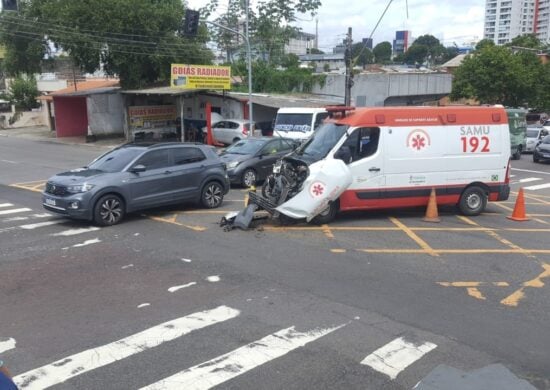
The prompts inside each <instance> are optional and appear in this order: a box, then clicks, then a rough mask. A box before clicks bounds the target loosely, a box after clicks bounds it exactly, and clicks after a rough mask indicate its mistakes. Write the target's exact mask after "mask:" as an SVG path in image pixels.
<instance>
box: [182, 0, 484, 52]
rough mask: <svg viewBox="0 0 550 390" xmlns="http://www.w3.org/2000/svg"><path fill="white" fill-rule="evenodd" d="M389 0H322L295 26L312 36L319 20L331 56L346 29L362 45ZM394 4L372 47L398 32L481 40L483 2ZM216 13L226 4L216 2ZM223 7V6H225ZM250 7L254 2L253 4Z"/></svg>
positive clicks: (197, 1) (195, 4) (195, 2)
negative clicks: (314, 13) (316, 21)
mask: <svg viewBox="0 0 550 390" xmlns="http://www.w3.org/2000/svg"><path fill="white" fill-rule="evenodd" d="M389 1H390V0H347V1H346V0H321V3H322V5H321V7H320V8H319V9H318V11H317V16H315V17H313V18H312V17H311V16H310V15H303V14H299V15H297V16H298V18H299V21H297V23H296V25H297V26H298V27H301V28H302V31H304V32H308V33H312V34H315V18H317V19H318V20H319V48H320V49H321V50H324V51H325V52H330V51H331V50H332V48H333V47H334V46H336V44H338V43H340V42H342V40H343V39H344V38H345V34H346V33H347V30H348V27H351V28H352V36H353V41H354V42H357V41H361V39H362V38H367V37H369V36H370V35H371V33H372V32H373V29H374V27H375V25H376V22H377V21H378V19H379V18H380V17H381V16H382V13H383V12H384V9H385V8H386V6H387V4H388V3H389ZM188 2H189V7H190V8H193V9H198V8H200V7H201V6H202V5H203V4H204V0H188ZM406 3H407V1H406V0H393V1H392V3H391V5H390V7H389V8H388V11H387V12H386V14H385V15H384V17H383V18H382V21H381V22H380V25H379V26H378V27H377V29H376V31H375V32H374V34H373V40H374V45H376V44H378V43H380V42H383V41H389V42H392V40H393V39H394V37H395V31H397V30H409V31H411V32H412V36H413V37H414V38H417V37H419V36H421V35H424V34H431V35H433V36H435V37H436V38H438V39H439V40H440V41H441V43H443V45H445V46H452V45H453V43H456V44H457V45H458V46H461V45H463V44H465V43H470V42H472V41H479V40H481V39H482V38H483V22H484V13H485V0H408V10H409V12H408V18H407V11H406V10H407V7H406ZM219 4H220V7H219V13H223V9H224V8H226V7H227V6H226V4H227V3H226V0H225V1H224V0H219ZM224 4H225V6H224ZM252 4H254V1H253V0H252Z"/></svg>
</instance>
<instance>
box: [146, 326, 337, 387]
mask: <svg viewBox="0 0 550 390" xmlns="http://www.w3.org/2000/svg"><path fill="white" fill-rule="evenodd" d="M342 326H344V325H340V326H337V327H334V328H328V329H314V330H311V331H308V332H303V333H302V332H298V331H296V330H295V329H294V327H290V328H287V329H282V330H280V331H278V332H276V333H274V334H271V335H269V336H267V337H264V338H263V339H260V340H257V341H254V342H252V343H250V344H247V345H245V346H243V347H241V348H238V349H235V350H234V351H231V352H229V353H226V354H224V355H221V356H218V357H217V358H214V359H212V360H209V361H207V362H204V363H201V364H198V365H196V366H194V367H191V368H188V369H186V370H183V371H181V372H179V373H177V374H175V375H172V376H170V377H168V378H165V379H162V380H160V381H158V382H156V383H153V384H151V385H149V386H146V387H143V388H142V389H141V390H160V389H163V390H169V389H174V390H176V389H178V390H179V389H185V390H199V389H200V390H204V389H210V388H212V387H214V386H217V385H219V384H221V383H224V382H226V381H228V380H230V379H232V378H235V377H237V376H239V375H242V374H244V373H245V372H248V371H250V370H252V369H254V368H256V367H258V366H260V365H262V364H265V363H268V362H269V361H271V360H274V359H277V358H279V357H281V356H284V355H286V354H287V353H289V352H291V351H293V350H295V349H297V348H299V347H303V346H304V345H306V344H308V343H310V342H312V341H315V340H317V339H319V338H321V337H323V336H326V335H327V334H329V333H331V332H334V331H335V330H337V329H339V328H341V327H342Z"/></svg>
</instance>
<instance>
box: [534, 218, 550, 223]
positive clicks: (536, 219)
mask: <svg viewBox="0 0 550 390" xmlns="http://www.w3.org/2000/svg"><path fill="white" fill-rule="evenodd" d="M533 221H537V222H538V223H542V224H545V225H550V222H546V221H544V220H542V219H540V218H533Z"/></svg>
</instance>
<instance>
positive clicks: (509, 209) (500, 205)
mask: <svg viewBox="0 0 550 390" xmlns="http://www.w3.org/2000/svg"><path fill="white" fill-rule="evenodd" d="M493 204H494V205H495V206H497V207H500V208H501V209H504V210H506V211H514V209H512V208H510V207H508V206H504V205H503V204H500V203H493Z"/></svg>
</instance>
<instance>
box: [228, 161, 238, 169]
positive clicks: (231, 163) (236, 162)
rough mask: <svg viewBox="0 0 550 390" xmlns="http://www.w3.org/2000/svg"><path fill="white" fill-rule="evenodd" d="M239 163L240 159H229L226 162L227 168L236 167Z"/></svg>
mask: <svg viewBox="0 0 550 390" xmlns="http://www.w3.org/2000/svg"><path fill="white" fill-rule="evenodd" d="M240 163H241V162H240V161H231V162H230V163H228V164H227V169H233V168H237V165H239V164H240Z"/></svg>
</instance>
